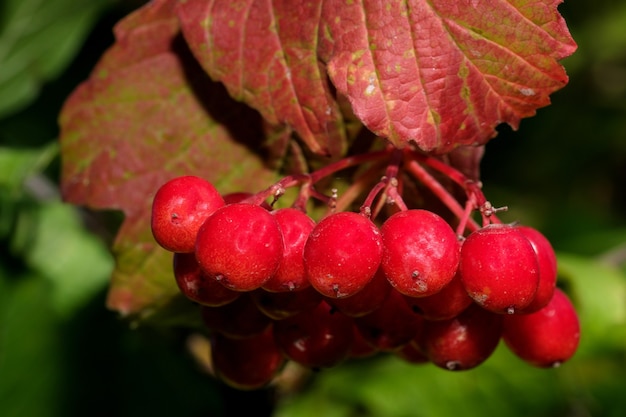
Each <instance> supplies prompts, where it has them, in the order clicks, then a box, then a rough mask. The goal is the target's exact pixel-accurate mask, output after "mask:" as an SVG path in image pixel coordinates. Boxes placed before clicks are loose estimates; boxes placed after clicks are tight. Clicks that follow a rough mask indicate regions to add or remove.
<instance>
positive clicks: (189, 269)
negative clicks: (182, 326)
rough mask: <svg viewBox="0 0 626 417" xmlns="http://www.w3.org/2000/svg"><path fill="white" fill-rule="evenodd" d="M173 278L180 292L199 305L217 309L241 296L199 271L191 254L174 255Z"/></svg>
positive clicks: (193, 255) (198, 266)
mask: <svg viewBox="0 0 626 417" xmlns="http://www.w3.org/2000/svg"><path fill="white" fill-rule="evenodd" d="M173 263H174V278H175V279H176V284H177V285H178V288H179V289H180V292H181V293H182V294H183V295H185V297H187V298H189V299H190V300H191V301H193V302H196V303H198V304H201V305H205V306H211V307H218V306H222V305H225V304H228V303H230V302H231V301H233V300H235V299H236V298H237V297H239V296H240V295H241V293H240V292H238V291H233V290H230V289H228V288H226V287H225V286H223V285H222V284H220V283H219V282H217V281H216V280H214V279H213V278H211V277H208V276H207V275H206V274H205V273H204V272H202V270H201V269H200V265H199V264H198V261H197V260H196V256H195V254H193V253H175V254H174V262H173Z"/></svg>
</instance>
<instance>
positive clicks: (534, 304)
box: [515, 225, 557, 313]
mask: <svg viewBox="0 0 626 417" xmlns="http://www.w3.org/2000/svg"><path fill="white" fill-rule="evenodd" d="M515 229H516V230H517V231H519V232H520V233H522V234H523V235H524V236H526V238H527V239H528V241H529V242H530V244H531V245H532V246H533V249H534V250H535V253H536V254H537V261H538V262H539V286H538V288H537V293H536V294H535V298H533V301H531V303H530V304H529V305H528V306H526V307H525V308H524V309H523V311H522V312H523V313H532V312H535V311H537V310H539V309H540V308H542V307H544V306H546V305H547V304H548V303H549V302H550V300H551V299H552V295H553V294H554V289H555V287H556V280H557V260H556V254H555V253H554V249H553V248H552V245H551V244H550V241H549V240H548V239H547V238H546V237H545V236H544V235H543V234H541V232H539V231H538V230H537V229H534V228H532V227H529V226H519V225H518V226H516V227H515Z"/></svg>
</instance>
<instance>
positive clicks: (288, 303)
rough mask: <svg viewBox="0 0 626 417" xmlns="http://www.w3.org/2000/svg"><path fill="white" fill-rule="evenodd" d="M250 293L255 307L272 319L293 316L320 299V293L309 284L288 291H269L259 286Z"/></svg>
mask: <svg viewBox="0 0 626 417" xmlns="http://www.w3.org/2000/svg"><path fill="white" fill-rule="evenodd" d="M250 294H251V296H252V300H253V301H254V303H255V304H256V306H257V308H258V309H259V310H260V311H261V312H262V313H263V314H265V315H266V316H268V317H269V318H271V319H273V320H283V319H286V318H287V317H291V316H295V315H296V314H299V313H302V312H303V311H306V310H310V309H312V308H314V307H315V306H317V305H318V304H319V303H320V301H322V295H321V294H320V293H319V292H317V291H316V290H315V289H314V288H313V287H310V286H309V287H306V288H304V289H301V290H298V291H289V292H285V291H283V292H269V291H265V290H264V289H262V288H259V289H258V290H254V291H253V292H252V293H250Z"/></svg>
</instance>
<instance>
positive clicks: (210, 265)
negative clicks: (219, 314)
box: [195, 203, 283, 291]
mask: <svg viewBox="0 0 626 417" xmlns="http://www.w3.org/2000/svg"><path fill="white" fill-rule="evenodd" d="M195 253H196V259H197V260H198V263H199V264H200V267H201V268H202V270H203V271H204V272H205V273H206V274H207V275H208V276H210V277H212V278H213V279H215V280H217V281H219V282H220V283H221V284H222V285H224V286H226V287H228V288H230V289H232V290H235V291H252V290H254V289H257V288H260V287H261V286H262V285H263V284H265V283H266V282H267V281H268V280H269V279H270V278H271V277H272V275H273V274H274V273H275V272H276V270H277V269H278V266H279V265H280V261H281V259H282V257H283V238H282V234H281V232H280V228H279V227H278V223H277V222H276V218H275V217H274V216H273V215H271V214H270V213H269V212H268V211H267V210H266V209H264V208H262V207H260V206H258V205H254V204H246V203H234V204H229V205H226V206H224V207H221V208H220V209H218V210H216V211H215V213H213V214H212V215H211V216H210V217H209V218H207V219H206V221H205V222H204V224H203V225H202V227H201V228H200V230H199V231H198V236H197V239H196V251H195Z"/></svg>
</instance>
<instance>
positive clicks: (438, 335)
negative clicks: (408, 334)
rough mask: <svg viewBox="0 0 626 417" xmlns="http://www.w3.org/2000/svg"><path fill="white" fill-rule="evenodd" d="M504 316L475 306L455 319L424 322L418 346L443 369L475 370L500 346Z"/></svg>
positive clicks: (471, 306)
mask: <svg viewBox="0 0 626 417" xmlns="http://www.w3.org/2000/svg"><path fill="white" fill-rule="evenodd" d="M503 317H504V316H503V315H501V314H494V313H492V312H490V311H487V310H485V309H483V308H480V307H479V306H478V305H476V304H472V305H470V306H469V307H468V308H467V309H466V310H465V311H463V312H462V313H461V314H459V315H458V316H457V317H455V318H452V319H449V320H439V321H429V320H424V325H423V328H422V331H421V333H420V334H419V335H418V337H417V344H418V346H419V349H420V351H421V352H423V353H424V355H425V356H426V357H427V358H428V360H429V361H431V362H432V363H434V364H435V365H437V366H438V367H440V368H443V369H447V370H450V371H460V370H466V369H471V368H475V367H476V366H478V365H480V364H481V363H483V362H484V361H485V360H486V359H487V358H489V356H491V354H492V353H493V351H494V350H495V349H496V347H497V346H498V342H499V341H500V337H501V335H502V319H503Z"/></svg>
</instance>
